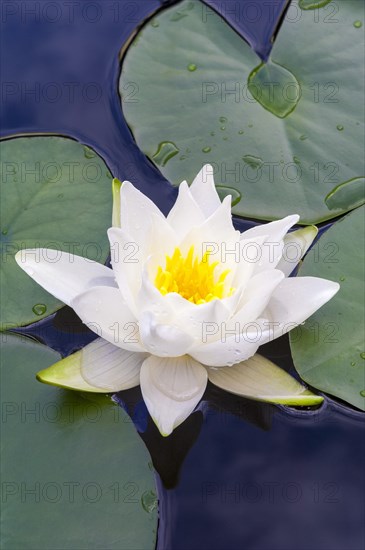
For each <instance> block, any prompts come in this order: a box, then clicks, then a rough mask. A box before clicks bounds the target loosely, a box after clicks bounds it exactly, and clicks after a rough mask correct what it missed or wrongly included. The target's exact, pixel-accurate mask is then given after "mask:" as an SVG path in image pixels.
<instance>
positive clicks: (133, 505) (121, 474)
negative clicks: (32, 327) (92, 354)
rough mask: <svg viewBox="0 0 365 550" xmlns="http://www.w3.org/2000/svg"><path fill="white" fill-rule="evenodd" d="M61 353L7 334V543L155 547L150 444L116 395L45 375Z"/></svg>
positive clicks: (4, 388) (4, 394)
mask: <svg viewBox="0 0 365 550" xmlns="http://www.w3.org/2000/svg"><path fill="white" fill-rule="evenodd" d="M58 359H59V355H58V353H56V352H54V351H52V350H50V349H49V348H46V347H45V346H43V345H41V344H38V343H36V342H32V341H30V340H28V339H24V338H19V337H17V336H10V335H8V334H3V336H2V343H1V377H2V384H1V392H2V402H3V424H2V436H3V442H4V445H3V451H2V458H1V470H2V490H3V496H2V499H3V500H2V512H3V514H2V517H3V520H2V521H3V525H2V548H4V549H11V548H28V549H32V550H33V549H35V548H37V549H39V550H42V549H47V550H52V549H58V548H64V549H74V548H95V549H96V548H108V549H117V550H123V549H125V550H132V549H134V550H138V549H140V548H144V549H151V550H152V549H153V548H154V547H155V542H156V526H157V511H156V494H155V491H156V490H155V486H154V480H153V474H152V471H151V469H150V467H149V457H148V453H147V451H146V449H145V447H144V444H143V442H142V441H141V440H140V438H139V436H138V434H137V432H136V430H135V428H134V426H133V424H132V422H131V420H130V419H129V417H128V416H127V415H126V413H124V412H123V410H122V409H121V408H120V407H118V406H117V405H115V404H113V402H112V401H111V400H109V402H107V403H105V400H104V402H102V401H98V400H95V398H94V397H93V399H92V400H91V401H90V400H86V399H85V398H84V397H82V396H80V395H78V394H77V393H76V392H66V391H63V390H59V389H57V388H52V387H51V386H46V385H44V384H40V383H39V382H37V380H36V379H35V373H36V372H37V371H38V370H39V369H40V368H46V367H48V366H49V365H50V364H51V363H53V362H54V361H57V360H58ZM95 397H97V396H95ZM152 501H153V502H154V505H152Z"/></svg>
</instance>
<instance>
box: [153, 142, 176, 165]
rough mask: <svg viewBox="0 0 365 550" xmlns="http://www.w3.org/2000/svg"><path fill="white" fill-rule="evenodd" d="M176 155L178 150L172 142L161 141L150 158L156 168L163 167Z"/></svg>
mask: <svg viewBox="0 0 365 550" xmlns="http://www.w3.org/2000/svg"><path fill="white" fill-rule="evenodd" d="M178 153H179V149H178V147H176V145H175V143H173V142H172V141H162V142H161V143H159V145H158V148H157V151H156V153H155V154H154V155H152V158H153V160H154V161H155V163H156V164H157V165H158V166H165V165H166V164H167V163H168V161H169V160H170V159H172V157H174V156H175V155H177V154H178Z"/></svg>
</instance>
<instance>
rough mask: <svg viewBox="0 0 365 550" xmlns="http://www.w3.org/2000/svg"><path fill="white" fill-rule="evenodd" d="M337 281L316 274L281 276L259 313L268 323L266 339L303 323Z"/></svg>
mask: <svg viewBox="0 0 365 550" xmlns="http://www.w3.org/2000/svg"><path fill="white" fill-rule="evenodd" d="M339 288H340V285H339V284H338V283H334V282H333V281H328V280H327V279H319V278H317V277H293V278H290V279H284V280H283V281H282V282H281V283H280V284H279V286H278V287H277V288H276V289H275V290H274V292H273V294H272V297H271V300H270V302H269V304H268V306H267V308H266V310H265V312H264V313H263V314H262V317H265V318H267V319H268V321H269V323H272V326H271V329H272V335H271V336H270V339H274V338H277V337H279V336H282V335H283V334H285V333H287V332H288V331H289V330H292V329H293V328H294V327H295V326H297V325H299V324H301V323H303V322H304V321H305V320H306V319H308V317H310V316H311V315H313V313H314V312H315V311H317V309H319V308H320V307H322V306H323V305H324V304H325V303H326V302H328V301H329V300H330V299H331V298H332V297H333V296H334V295H335V294H336V293H337V292H338V290H339Z"/></svg>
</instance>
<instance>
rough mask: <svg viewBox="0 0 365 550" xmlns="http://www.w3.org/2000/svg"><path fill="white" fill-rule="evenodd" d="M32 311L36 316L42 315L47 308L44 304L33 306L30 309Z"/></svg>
mask: <svg viewBox="0 0 365 550" xmlns="http://www.w3.org/2000/svg"><path fill="white" fill-rule="evenodd" d="M32 311H33V313H35V314H36V315H44V314H45V313H46V311H47V306H46V304H35V305H34V306H33V307H32Z"/></svg>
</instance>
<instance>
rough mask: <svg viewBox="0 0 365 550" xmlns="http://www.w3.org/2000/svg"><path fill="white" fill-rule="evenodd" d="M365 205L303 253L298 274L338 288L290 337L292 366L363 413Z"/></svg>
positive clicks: (320, 387) (364, 379) (305, 377)
mask: <svg viewBox="0 0 365 550" xmlns="http://www.w3.org/2000/svg"><path fill="white" fill-rule="evenodd" d="M364 216H365V207H361V208H358V209H357V210H354V211H353V212H352V213H351V214H349V215H347V216H346V217H345V218H343V219H341V220H340V221H338V222H337V223H335V224H334V225H333V226H332V227H331V228H330V229H329V230H328V231H327V232H326V233H325V234H324V235H323V236H322V237H321V238H320V239H319V241H318V242H317V243H316V244H315V245H314V247H313V248H312V249H311V250H310V251H309V253H308V254H307V256H306V258H305V260H304V262H303V265H302V267H301V268H300V270H299V276H305V275H310V276H315V277H324V278H326V279H330V280H332V281H336V282H338V283H340V286H341V288H340V290H339V292H338V293H337V294H336V296H335V297H334V298H332V300H330V301H329V302H328V303H327V304H326V305H324V306H323V307H321V309H319V310H318V311H317V312H316V313H315V314H314V315H313V316H312V317H311V318H310V319H308V321H306V323H305V324H304V325H303V326H301V327H298V328H297V329H295V330H294V331H292V332H291V334H290V340H291V349H292V354H293V360H294V364H295V368H296V369H297V371H298V373H299V374H300V376H301V377H302V378H303V379H304V380H305V381H306V382H308V383H309V384H311V385H312V386H314V387H315V388H318V389H320V390H322V391H325V392H328V393H330V394H331V395H334V396H336V397H340V398H341V399H343V400H344V401H347V402H348V403H351V405H354V406H355V407H358V408H359V409H362V410H365V350H364V312H363V308H364V301H365V292H364V280H365V269H364V262H363V261H362V254H363V251H364V248H365V242H364V234H365V227H364V220H365V217H364Z"/></svg>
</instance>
